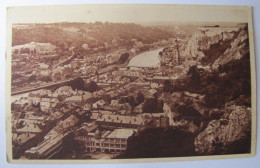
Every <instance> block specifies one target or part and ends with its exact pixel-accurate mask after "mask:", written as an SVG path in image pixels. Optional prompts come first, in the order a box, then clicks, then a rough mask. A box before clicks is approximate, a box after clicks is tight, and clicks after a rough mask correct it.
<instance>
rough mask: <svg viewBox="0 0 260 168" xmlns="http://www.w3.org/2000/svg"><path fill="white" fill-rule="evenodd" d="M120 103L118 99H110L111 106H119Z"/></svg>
mask: <svg viewBox="0 0 260 168" xmlns="http://www.w3.org/2000/svg"><path fill="white" fill-rule="evenodd" d="M119 104H120V100H119V99H116V100H111V106H112V107H119Z"/></svg>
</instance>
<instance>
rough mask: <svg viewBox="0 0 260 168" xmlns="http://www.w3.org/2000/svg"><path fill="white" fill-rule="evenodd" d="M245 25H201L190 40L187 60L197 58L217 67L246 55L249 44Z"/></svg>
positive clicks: (187, 48)
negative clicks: (245, 49)
mask: <svg viewBox="0 0 260 168" xmlns="http://www.w3.org/2000/svg"><path fill="white" fill-rule="evenodd" d="M245 27H246V26H244V27H242V26H241V27H234V28H233V27H201V28H199V29H198V30H197V31H196V32H195V34H194V35H193V37H192V38H191V39H190V40H189V42H188V44H187V47H186V50H185V53H186V56H187V60H196V61H199V62H201V64H204V65H206V64H207V65H212V64H213V67H214V68H216V67H218V65H219V64H225V63H227V62H229V61H231V60H234V59H240V58H241V57H243V55H245V53H244V52H246V51H244V48H245V47H246V46H247V44H248V36H247V29H246V28H245Z"/></svg>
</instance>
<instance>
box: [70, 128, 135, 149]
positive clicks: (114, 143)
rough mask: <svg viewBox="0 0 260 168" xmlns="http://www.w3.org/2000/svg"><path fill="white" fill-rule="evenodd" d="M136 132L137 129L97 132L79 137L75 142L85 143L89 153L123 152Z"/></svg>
mask: <svg viewBox="0 0 260 168" xmlns="http://www.w3.org/2000/svg"><path fill="white" fill-rule="evenodd" d="M135 132H136V130H135V129H115V130H113V131H108V130H105V131H102V132H101V131H100V130H96V131H95V133H92V132H89V133H87V134H86V135H84V136H77V137H75V140H79V141H83V142H84V144H85V149H86V151H88V152H94V151H100V152H122V151H125V150H126V147H127V139H128V138H129V137H130V136H132V135H133V134H134V133H135Z"/></svg>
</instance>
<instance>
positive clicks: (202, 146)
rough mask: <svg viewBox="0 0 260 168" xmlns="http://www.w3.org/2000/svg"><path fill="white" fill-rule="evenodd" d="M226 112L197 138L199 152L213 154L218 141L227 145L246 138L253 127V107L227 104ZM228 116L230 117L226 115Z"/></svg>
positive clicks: (196, 145) (195, 142)
mask: <svg viewBox="0 0 260 168" xmlns="http://www.w3.org/2000/svg"><path fill="white" fill-rule="evenodd" d="M225 114H229V115H223V117H222V118H221V119H219V120H212V121H211V122H210V123H209V124H208V126H207V128H206V129H205V130H204V131H202V132H200V133H199V134H198V136H197V137H196V138H195V141H194V144H195V151H196V152H197V153H198V154H202V155H203V154H213V153H214V152H215V151H216V150H217V149H216V148H217V145H216V144H218V143H221V144H223V147H225V146H226V145H228V144H230V143H232V142H234V141H236V140H240V139H242V138H245V137H246V136H247V133H248V132H250V128H251V109H250V108H247V107H245V106H236V105H231V106H228V107H227V106H226V107H225ZM224 116H228V117H224Z"/></svg>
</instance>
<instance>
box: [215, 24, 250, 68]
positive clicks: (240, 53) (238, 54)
mask: <svg viewBox="0 0 260 168" xmlns="http://www.w3.org/2000/svg"><path fill="white" fill-rule="evenodd" d="M247 54H249V42H248V32H247V29H246V28H243V29H241V30H240V31H239V33H238V35H237V38H235V39H234V40H233V41H232V43H231V46H230V48H228V49H227V50H226V51H225V52H224V54H223V55H221V56H220V57H219V58H217V59H216V60H215V62H214V64H213V65H212V67H213V68H218V66H219V65H224V64H226V63H228V62H230V61H232V60H238V59H241V58H243V57H244V56H246V55H247Z"/></svg>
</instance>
